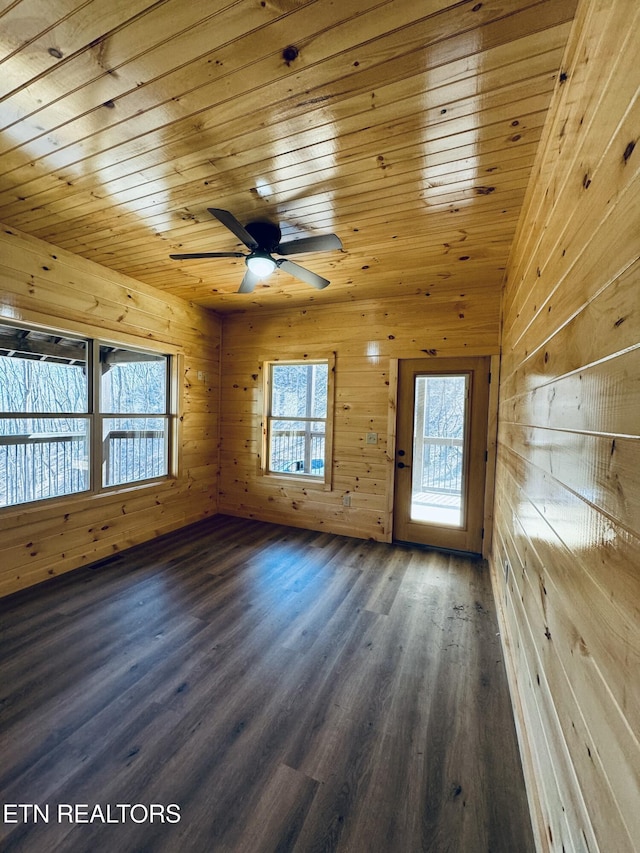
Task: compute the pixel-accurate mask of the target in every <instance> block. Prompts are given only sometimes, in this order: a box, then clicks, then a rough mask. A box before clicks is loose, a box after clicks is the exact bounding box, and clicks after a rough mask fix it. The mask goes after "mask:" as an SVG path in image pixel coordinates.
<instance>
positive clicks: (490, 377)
mask: <svg viewBox="0 0 640 853" xmlns="http://www.w3.org/2000/svg"><path fill="white" fill-rule="evenodd" d="M489 385H491V371H489Z"/></svg>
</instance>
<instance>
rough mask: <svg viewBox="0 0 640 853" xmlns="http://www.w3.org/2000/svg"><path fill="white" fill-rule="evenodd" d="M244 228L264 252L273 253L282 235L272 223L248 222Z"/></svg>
mask: <svg viewBox="0 0 640 853" xmlns="http://www.w3.org/2000/svg"><path fill="white" fill-rule="evenodd" d="M245 228H246V230H247V231H248V232H249V234H251V236H252V237H253V239H254V240H255V241H256V243H257V244H258V246H259V248H260V249H262V251H264V252H273V251H275V248H276V246H278V245H279V243H280V238H281V237H282V233H281V231H280V229H279V228H278V226H277V225H274V224H273V222H249V223H248V224H247V225H245Z"/></svg>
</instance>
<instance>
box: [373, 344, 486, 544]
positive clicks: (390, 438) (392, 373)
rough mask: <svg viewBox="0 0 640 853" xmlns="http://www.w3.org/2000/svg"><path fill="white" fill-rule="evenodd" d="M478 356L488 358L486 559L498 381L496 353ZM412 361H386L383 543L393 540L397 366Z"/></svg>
mask: <svg viewBox="0 0 640 853" xmlns="http://www.w3.org/2000/svg"><path fill="white" fill-rule="evenodd" d="M467 357H469V354H468V353H464V354H462V353H461V354H460V355H459V356H458V355H451V356H449V355H448V354H447V356H446V357H445V358H446V359H447V360H448V359H450V358H451V359H458V358H460V359H464V358H467ZM478 357H483V358H489V359H490V366H489V377H490V382H489V405H488V416H487V441H486V460H487V461H486V470H485V484H484V512H483V526H484V538H483V540H482V556H483V557H484V558H485V559H487V558H488V557H489V554H490V552H491V543H492V537H493V515H494V512H493V503H494V493H495V469H496V451H497V439H498V390H499V378H500V356H499V355H498V354H495V353H494V354H488V353H480V354H479V356H478ZM405 360H415V359H414V358H412V359H398V358H392V359H390V361H389V409H388V417H387V506H386V513H385V515H386V520H387V524H386V529H387V535H386V536H385V537H384V538H385V541H387V542H393V541H395V537H394V502H395V475H396V449H397V418H398V395H399V387H398V383H399V364H400V361H405ZM438 361H439V359H438V357H434V358H433V369H434V370H437V369H438Z"/></svg>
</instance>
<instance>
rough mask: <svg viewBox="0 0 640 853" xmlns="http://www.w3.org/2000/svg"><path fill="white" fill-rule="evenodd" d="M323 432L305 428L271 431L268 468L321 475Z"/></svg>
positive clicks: (291, 472)
mask: <svg viewBox="0 0 640 853" xmlns="http://www.w3.org/2000/svg"><path fill="white" fill-rule="evenodd" d="M324 438H325V434H324V433H323V432H312V431H309V430H305V429H299V430H289V429H287V430H278V429H274V430H272V432H271V461H270V470H271V471H278V472H282V473H289V474H295V473H304V474H312V475H313V476H317V477H321V476H322V474H323V472H324Z"/></svg>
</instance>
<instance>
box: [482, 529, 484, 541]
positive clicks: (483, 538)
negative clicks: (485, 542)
mask: <svg viewBox="0 0 640 853" xmlns="http://www.w3.org/2000/svg"><path fill="white" fill-rule="evenodd" d="M482 538H483V539H484V527H483V528H482Z"/></svg>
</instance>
